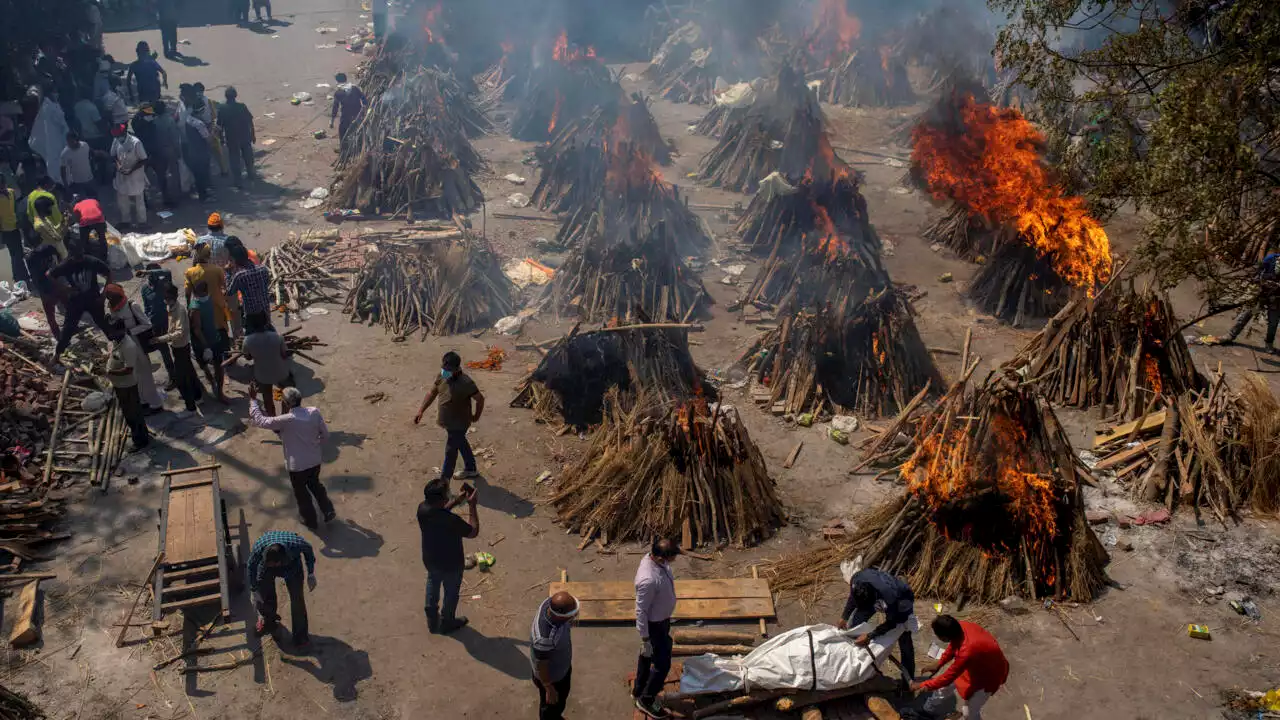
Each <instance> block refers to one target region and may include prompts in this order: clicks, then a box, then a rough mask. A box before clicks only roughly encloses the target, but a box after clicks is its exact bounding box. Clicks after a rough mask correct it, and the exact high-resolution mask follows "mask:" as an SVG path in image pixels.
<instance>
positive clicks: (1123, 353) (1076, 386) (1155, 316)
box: [1009, 280, 1205, 420]
mask: <svg viewBox="0 0 1280 720" xmlns="http://www.w3.org/2000/svg"><path fill="white" fill-rule="evenodd" d="M1009 367H1012V368H1017V369H1020V372H1022V373H1023V374H1024V375H1025V376H1026V377H1027V378H1032V379H1033V382H1035V383H1036V386H1037V387H1038V388H1039V389H1040V391H1041V392H1043V393H1044V394H1045V395H1046V396H1047V397H1048V398H1049V400H1050V401H1052V402H1054V403H1055V404H1058V405H1071V406H1074V407H1080V408H1090V407H1097V406H1103V407H1104V408H1110V409H1112V410H1113V411H1114V414H1115V417H1118V418H1120V419H1124V420H1133V419H1135V418H1137V417H1138V416H1139V415H1141V414H1142V413H1143V409H1144V408H1147V407H1148V406H1149V404H1150V402H1151V401H1152V400H1154V399H1156V398H1159V397H1162V396H1163V397H1165V398H1169V399H1172V398H1175V397H1178V396H1180V395H1182V394H1183V393H1186V392H1188V391H1191V390H1198V389H1200V388H1203V387H1204V385H1205V380H1204V378H1203V377H1201V375H1200V373H1199V371H1197V370H1196V367H1195V362H1194V361H1193V360H1192V359H1191V353H1190V351H1188V350H1187V344H1186V341H1185V340H1184V339H1183V337H1182V334H1181V333H1180V332H1178V322H1177V320H1176V319H1175V318H1174V316H1173V311H1172V310H1171V309H1170V308H1169V303H1168V300H1167V299H1166V298H1165V297H1163V296H1161V295H1159V294H1157V293H1155V292H1152V291H1146V292H1138V291H1137V290H1135V289H1134V287H1133V281H1132V280H1127V281H1123V282H1115V281H1113V282H1112V284H1110V285H1109V286H1108V287H1106V288H1104V289H1103V290H1102V292H1101V293H1100V294H1099V295H1098V296H1097V297H1094V298H1085V297H1077V298H1074V299H1072V300H1071V302H1070V303H1068V304H1067V306H1066V307H1065V308H1063V310H1062V311H1061V312H1059V313H1058V314H1057V315H1056V316H1054V317H1053V319H1051V320H1050V321H1049V323H1048V325H1046V326H1045V327H1044V329H1042V330H1041V331H1040V332H1039V333H1037V334H1036V336H1035V337H1034V338H1033V339H1032V340H1031V342H1030V343H1029V344H1028V345H1027V346H1026V347H1025V348H1023V349H1022V351H1021V352H1019V353H1018V356H1017V357H1016V358H1014V359H1013V360H1012V361H1010V362H1009ZM1023 368H1025V370H1021V369H1023Z"/></svg>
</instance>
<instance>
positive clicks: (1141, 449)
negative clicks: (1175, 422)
mask: <svg viewBox="0 0 1280 720" xmlns="http://www.w3.org/2000/svg"><path fill="white" fill-rule="evenodd" d="M1159 444H1160V438H1156V439H1155V440H1148V441H1147V442H1144V443H1139V444H1138V445H1135V446H1133V447H1131V448H1127V449H1125V450H1122V451H1120V452H1118V453H1115V454H1112V455H1108V456H1107V457H1105V458H1103V459H1102V460H1100V461H1099V462H1098V464H1097V465H1094V466H1093V469H1094V470H1110V469H1111V468H1113V467H1116V466H1117V465H1124V464H1125V463H1127V462H1129V461H1130V460H1132V459H1134V458H1136V457H1138V456H1139V455H1146V454H1147V452H1148V451H1149V450H1151V449H1152V448H1154V447H1156V446H1157V445H1159Z"/></svg>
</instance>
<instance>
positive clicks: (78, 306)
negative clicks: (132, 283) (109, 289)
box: [48, 243, 137, 394]
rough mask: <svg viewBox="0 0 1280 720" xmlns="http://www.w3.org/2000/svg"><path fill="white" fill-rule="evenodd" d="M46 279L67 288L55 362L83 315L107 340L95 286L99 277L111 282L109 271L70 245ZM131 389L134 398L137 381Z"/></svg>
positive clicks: (104, 318) (108, 329)
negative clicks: (64, 255) (90, 319)
mask: <svg viewBox="0 0 1280 720" xmlns="http://www.w3.org/2000/svg"><path fill="white" fill-rule="evenodd" d="M48 276H49V279H51V280H57V279H63V280H65V281H66V283H67V284H68V285H69V286H70V288H71V292H70V293H69V295H68V297H67V313H66V315H65V316H64V317H63V319H62V331H61V332H59V333H58V344H57V345H56V346H55V347H54V350H53V357H54V359H55V360H57V358H58V357H60V356H61V355H62V352H63V351H64V350H66V349H67V346H68V345H70V344H71V338H73V337H75V335H76V330H78V329H79V327H80V316H82V315H84V314H85V313H88V314H89V317H90V318H93V322H94V324H96V325H97V326H98V327H99V328H100V329H101V330H102V332H104V333H107V336H108V337H110V326H109V325H108V323H107V316H106V313H105V312H103V309H102V291H101V290H100V289H99V286H98V277H99V276H101V277H102V279H104V280H109V279H110V278H111V268H109V267H107V264H106V263H105V262H103V261H101V260H99V259H98V258H96V257H92V256H89V255H85V254H84V248H82V247H80V246H79V245H78V244H77V243H72V244H71V248H70V256H69V257H68V258H67V259H66V260H64V261H63V262H61V263H59V264H58V265H56V266H54V267H53V268H52V269H50V270H49V273H48ZM133 386H134V388H135V389H134V393H135V394H136V393H137V389H136V386H137V381H134V385H133Z"/></svg>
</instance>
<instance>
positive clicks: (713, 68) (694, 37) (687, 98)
mask: <svg viewBox="0 0 1280 720" xmlns="http://www.w3.org/2000/svg"><path fill="white" fill-rule="evenodd" d="M719 60H720V54H719V53H717V52H716V50H715V49H714V48H713V47H712V46H711V44H710V41H709V39H708V38H707V37H706V34H705V33H704V32H703V30H702V27H701V26H700V25H699V24H698V23H693V22H690V23H685V24H684V25H682V26H680V27H678V28H675V30H674V31H673V32H672V33H671V34H670V35H669V36H668V37H667V39H666V41H664V42H663V43H662V45H661V46H659V48H658V49H657V51H656V52H655V53H654V54H653V59H652V60H650V62H649V67H647V68H645V71H644V78H645V79H646V80H649V81H650V82H652V83H653V84H654V86H655V87H656V88H657V90H658V95H660V96H661V97H662V98H663V99H665V100H670V101H671V102H677V103H685V102H687V103H693V104H695V105H708V104H710V103H711V102H712V100H713V99H714V90H715V86H716V78H717V77H720V76H721V72H720V67H719V65H720V62H719Z"/></svg>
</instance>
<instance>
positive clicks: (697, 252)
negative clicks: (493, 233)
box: [556, 144, 712, 256]
mask: <svg viewBox="0 0 1280 720" xmlns="http://www.w3.org/2000/svg"><path fill="white" fill-rule="evenodd" d="M613 158H614V159H613V161H611V164H610V166H609V170H608V177H607V178H606V181H605V183H604V184H603V185H602V186H600V187H599V188H597V191H596V195H595V197H594V198H592V202H589V203H585V204H583V205H581V206H579V207H577V208H575V209H573V210H572V211H571V212H570V214H568V215H566V216H565V220H564V222H563V223H562V224H561V226H560V230H559V231H558V232H557V233H556V244H557V245H559V246H560V247H580V246H583V245H585V244H587V243H588V242H589V239H590V238H591V237H592V236H600V235H604V234H606V233H612V234H613V235H614V236H615V237H617V236H620V237H630V236H631V234H632V233H635V235H636V236H637V237H647V236H650V235H652V234H653V233H654V231H655V230H656V228H657V227H658V226H659V225H663V226H665V228H666V229H665V232H666V236H667V239H669V240H670V241H671V242H673V243H674V244H675V247H676V249H677V250H678V252H679V254H680V255H682V256H690V255H693V256H701V255H703V254H704V253H706V251H707V249H708V248H710V247H711V244H712V243H711V232H710V230H709V229H708V228H707V225H706V223H705V222H704V221H703V220H702V218H701V217H699V216H698V215H697V214H696V213H694V212H693V211H692V210H690V209H689V206H688V205H687V203H686V201H685V200H683V199H681V197H680V188H679V187H677V186H676V185H674V184H672V183H669V182H666V181H665V180H663V179H662V177H661V176H660V175H658V174H657V172H656V171H655V170H654V169H653V168H652V166H651V165H650V164H649V162H648V160H647V159H645V157H644V156H643V155H641V154H640V153H638V152H637V153H628V152H627V150H626V147H625V144H624V146H623V147H621V148H619V151H618V152H617V153H613ZM624 159H625V160H627V161H626V162H624Z"/></svg>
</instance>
